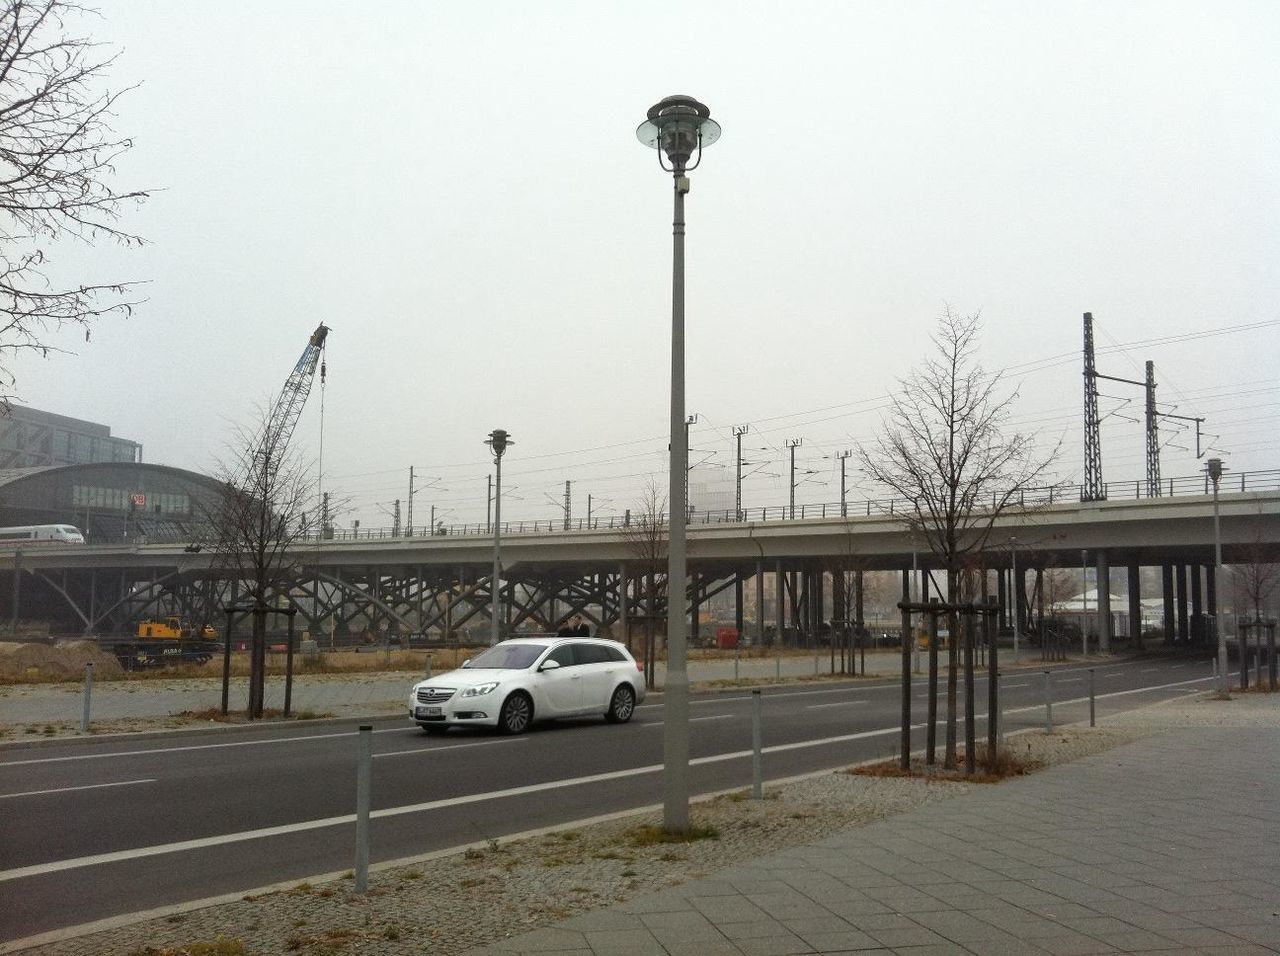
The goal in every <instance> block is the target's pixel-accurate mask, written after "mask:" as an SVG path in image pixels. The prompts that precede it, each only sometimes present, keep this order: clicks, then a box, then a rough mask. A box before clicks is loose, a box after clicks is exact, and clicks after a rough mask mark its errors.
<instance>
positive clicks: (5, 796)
mask: <svg viewBox="0 0 1280 956" xmlns="http://www.w3.org/2000/svg"><path fill="white" fill-rule="evenodd" d="M155 782H156V781H155V778H154V777H152V778H148V779H146V780H120V781H118V782H116V783H87V784H85V785H84V786H80V787H59V788H58V789H56V790H28V791H26V792H25V793H0V800H12V799H14V798H15V797H43V796H45V795H47V794H51V793H71V792H72V791H73V790H101V789H102V788H103V787H132V786H133V785H134V784H138V783H155Z"/></svg>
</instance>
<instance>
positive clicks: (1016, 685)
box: [1004, 681, 1031, 690]
mask: <svg viewBox="0 0 1280 956" xmlns="http://www.w3.org/2000/svg"><path fill="white" fill-rule="evenodd" d="M1030 686H1031V685H1030V684H1029V683H1028V682H1027V681H1023V682H1022V683H1020V684H1005V685H1004V689H1005V690H1011V689H1012V688H1014V687H1030Z"/></svg>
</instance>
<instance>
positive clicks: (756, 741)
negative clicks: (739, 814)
mask: <svg viewBox="0 0 1280 956" xmlns="http://www.w3.org/2000/svg"><path fill="white" fill-rule="evenodd" d="M761 699H762V697H761V694H760V691H759V690H753V691H752V692H751V799H753V800H763V799H764V765H763V761H762V760H761V759H760V738H761V733H760V708H761Z"/></svg>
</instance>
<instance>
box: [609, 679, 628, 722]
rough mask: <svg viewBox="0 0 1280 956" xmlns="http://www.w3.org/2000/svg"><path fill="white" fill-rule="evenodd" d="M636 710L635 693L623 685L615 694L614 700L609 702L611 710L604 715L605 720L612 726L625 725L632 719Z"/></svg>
mask: <svg viewBox="0 0 1280 956" xmlns="http://www.w3.org/2000/svg"><path fill="white" fill-rule="evenodd" d="M635 709H636V694H635V691H633V690H632V689H631V688H630V687H628V686H627V685H626V684H623V685H621V686H620V687H619V688H618V689H617V690H615V691H614V692H613V698H612V699H611V700H610V701H609V710H608V711H606V713H605V715H604V716H605V720H607V721H609V723H611V724H625V723H626V722H627V721H628V720H630V719H631V715H632V714H633V713H634V712H635Z"/></svg>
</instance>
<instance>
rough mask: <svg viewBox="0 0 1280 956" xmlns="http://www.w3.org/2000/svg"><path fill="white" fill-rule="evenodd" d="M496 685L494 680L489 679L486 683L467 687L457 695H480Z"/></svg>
mask: <svg viewBox="0 0 1280 956" xmlns="http://www.w3.org/2000/svg"><path fill="white" fill-rule="evenodd" d="M497 686H498V682H497V681H496V680H495V681H490V682H489V683H488V684H476V686H475V687H468V688H467V689H466V690H464V691H463V692H462V693H461V694H459V695H458V696H459V697H481V696H483V695H485V694H488V693H491V692H492V691H493V689H494V688H495V687H497Z"/></svg>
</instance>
